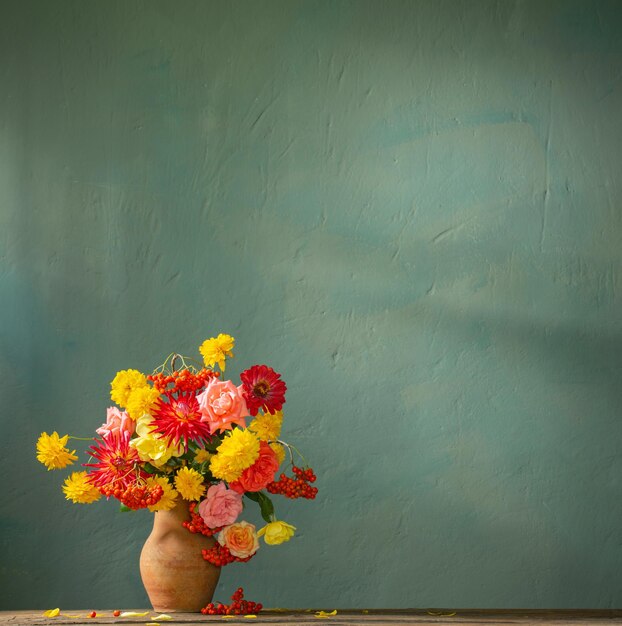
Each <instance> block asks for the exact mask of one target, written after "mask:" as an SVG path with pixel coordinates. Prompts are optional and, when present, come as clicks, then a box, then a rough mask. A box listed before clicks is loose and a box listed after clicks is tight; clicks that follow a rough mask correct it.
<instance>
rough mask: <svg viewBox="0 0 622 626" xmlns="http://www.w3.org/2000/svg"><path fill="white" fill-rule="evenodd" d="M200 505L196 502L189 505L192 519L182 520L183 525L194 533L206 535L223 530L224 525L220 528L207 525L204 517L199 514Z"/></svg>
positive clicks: (209, 535)
mask: <svg viewBox="0 0 622 626" xmlns="http://www.w3.org/2000/svg"><path fill="white" fill-rule="evenodd" d="M198 508H199V507H198V505H197V503H196V502H191V503H190V504H189V505H188V511H189V512H190V520H189V521H186V522H182V526H183V527H184V528H185V529H186V530H188V531H190V532H191V533H193V534H196V533H200V534H201V535H205V536H206V537H211V536H212V535H215V534H216V533H219V532H220V531H221V530H222V526H219V527H218V528H209V527H208V526H206V525H205V522H204V521H203V518H202V517H201V516H200V515H199V513H198V512H197V511H198Z"/></svg>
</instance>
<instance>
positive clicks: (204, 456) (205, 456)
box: [194, 448, 212, 463]
mask: <svg viewBox="0 0 622 626" xmlns="http://www.w3.org/2000/svg"><path fill="white" fill-rule="evenodd" d="M211 457H212V453H211V452H208V451H207V450H203V448H200V449H199V450H197V453H196V454H195V456H194V460H195V461H196V462H197V463H205V461H209V460H210V458H211Z"/></svg>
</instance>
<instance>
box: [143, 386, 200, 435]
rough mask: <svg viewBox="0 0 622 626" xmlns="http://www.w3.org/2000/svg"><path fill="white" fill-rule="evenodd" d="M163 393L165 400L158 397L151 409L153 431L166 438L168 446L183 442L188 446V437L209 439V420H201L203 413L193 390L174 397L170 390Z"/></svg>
mask: <svg viewBox="0 0 622 626" xmlns="http://www.w3.org/2000/svg"><path fill="white" fill-rule="evenodd" d="M164 395H165V396H166V400H162V399H160V400H159V401H158V405H157V407H156V409H155V410H154V411H153V419H154V424H153V432H156V433H159V434H160V436H161V437H163V438H164V439H168V442H167V445H169V446H170V445H179V444H180V443H182V442H183V443H184V445H185V446H186V447H188V440H189V439H193V440H194V441H199V440H200V439H210V437H211V435H210V426H209V422H204V421H202V418H203V414H202V413H201V409H200V408H199V403H198V402H197V399H196V395H195V392H194V391H188V392H186V393H179V394H178V395H177V397H176V398H175V397H173V394H172V393H171V392H168V393H165V394H164Z"/></svg>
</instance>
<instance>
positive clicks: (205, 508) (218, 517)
mask: <svg viewBox="0 0 622 626" xmlns="http://www.w3.org/2000/svg"><path fill="white" fill-rule="evenodd" d="M241 512H242V494H240V493H237V492H235V491H232V490H231V489H227V487H226V485H225V483H218V484H217V485H212V486H211V487H210V488H209V489H208V490H207V494H206V496H205V500H203V501H202V502H201V504H199V515H200V516H201V517H202V518H203V521H204V522H205V523H206V524H207V526H209V528H218V527H219V526H227V525H228V524H233V522H235V520H236V519H238V515H239V514H240V513H241Z"/></svg>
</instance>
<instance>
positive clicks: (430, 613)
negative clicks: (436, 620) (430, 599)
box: [427, 611, 456, 617]
mask: <svg viewBox="0 0 622 626" xmlns="http://www.w3.org/2000/svg"><path fill="white" fill-rule="evenodd" d="M427 613H428V615H434V617H453V616H454V615H455V614H456V612H455V611H454V612H453V613H435V612H434V611H427Z"/></svg>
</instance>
